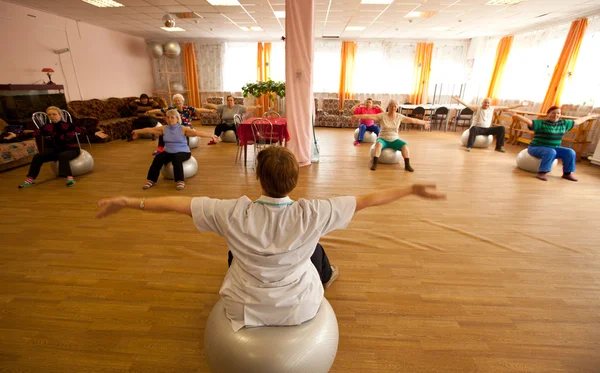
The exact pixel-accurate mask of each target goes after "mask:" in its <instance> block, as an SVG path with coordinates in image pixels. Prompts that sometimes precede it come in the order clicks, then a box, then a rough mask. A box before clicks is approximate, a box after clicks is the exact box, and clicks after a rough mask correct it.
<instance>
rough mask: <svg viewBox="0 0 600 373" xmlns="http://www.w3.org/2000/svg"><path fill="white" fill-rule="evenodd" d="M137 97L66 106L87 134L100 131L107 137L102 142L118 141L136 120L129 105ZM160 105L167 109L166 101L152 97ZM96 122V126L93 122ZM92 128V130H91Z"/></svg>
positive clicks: (70, 103)
mask: <svg viewBox="0 0 600 373" xmlns="http://www.w3.org/2000/svg"><path fill="white" fill-rule="evenodd" d="M136 99H138V97H124V98H116V97H111V98H109V99H106V100H98V99H92V100H84V101H71V102H69V103H68V104H67V106H68V109H69V111H70V112H71V114H72V115H73V116H74V117H76V118H77V119H79V120H81V121H82V122H84V123H85V125H84V126H85V127H86V128H87V130H88V134H90V135H92V134H93V133H94V132H95V131H98V130H102V132H104V133H105V134H107V135H108V137H107V138H106V139H104V141H107V142H108V141H112V140H119V139H122V138H124V137H126V136H127V134H128V133H129V131H131V123H132V122H133V120H134V119H135V118H136V117H135V112H133V110H132V107H131V106H130V104H131V103H132V102H133V101H134V100H136ZM152 99H153V100H154V101H156V102H158V104H159V105H160V107H167V103H166V101H165V100H164V99H163V98H161V97H152ZM94 120H95V121H96V126H94V125H93V123H92V122H93V121H94ZM92 127H94V128H92Z"/></svg>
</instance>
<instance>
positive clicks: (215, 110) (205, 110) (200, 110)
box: [194, 107, 217, 113]
mask: <svg viewBox="0 0 600 373" xmlns="http://www.w3.org/2000/svg"><path fill="white" fill-rule="evenodd" d="M194 109H195V110H196V111H197V112H199V113H216V112H217V109H216V108H215V109H205V108H203V107H196V108H194Z"/></svg>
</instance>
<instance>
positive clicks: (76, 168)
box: [50, 149, 94, 176]
mask: <svg viewBox="0 0 600 373" xmlns="http://www.w3.org/2000/svg"><path fill="white" fill-rule="evenodd" d="M80 151H81V152H80V153H79V156H77V158H75V159H72V160H71V161H69V164H70V165H71V173H72V174H73V176H81V175H85V174H87V173H88V172H91V171H92V169H93V168H94V158H93V157H92V155H91V154H90V153H88V152H87V151H85V150H83V149H81V150H80ZM50 167H51V168H52V172H54V174H55V175H58V161H55V162H52V163H51V164H50Z"/></svg>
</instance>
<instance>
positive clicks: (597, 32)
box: [561, 17, 600, 106]
mask: <svg viewBox="0 0 600 373" xmlns="http://www.w3.org/2000/svg"><path fill="white" fill-rule="evenodd" d="M598 61H600V17H594V18H589V19H588V28H587V30H586V32H585V35H584V37H583V41H582V43H581V48H580V49H579V56H578V57H577V63H576V64H575V69H574V70H573V71H572V72H571V74H570V76H569V75H568V76H567V79H566V82H565V87H564V90H563V94H562V97H561V104H572V105H583V106H600V69H598Z"/></svg>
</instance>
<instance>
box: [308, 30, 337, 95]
mask: <svg viewBox="0 0 600 373" xmlns="http://www.w3.org/2000/svg"><path fill="white" fill-rule="evenodd" d="M341 53H342V43H341V42H339V41H325V40H315V56H314V67H313V68H314V70H313V91H314V92H338V91H339V89H340V70H341V68H342V62H341Z"/></svg>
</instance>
